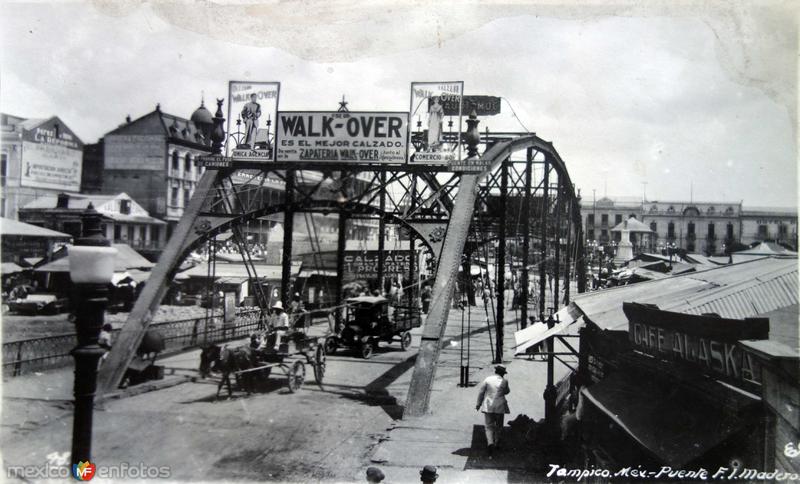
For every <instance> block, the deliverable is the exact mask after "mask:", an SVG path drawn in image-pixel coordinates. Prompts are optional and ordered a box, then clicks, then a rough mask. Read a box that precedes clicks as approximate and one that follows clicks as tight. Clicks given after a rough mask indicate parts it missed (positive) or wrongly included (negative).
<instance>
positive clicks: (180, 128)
mask: <svg viewBox="0 0 800 484" xmlns="http://www.w3.org/2000/svg"><path fill="white" fill-rule="evenodd" d="M212 126H213V123H212V115H211V112H209V110H208V109H206V107H205V105H204V103H201V104H200V107H199V108H197V110H195V112H194V113H192V115H191V118H190V119H186V118H182V117H180V116H176V115H173V114H168V113H165V112H163V111H162V110H161V107H160V105H156V108H155V109H154V110H153V111H151V112H149V113H147V114H145V115H144V116H141V117H140V118H137V119H133V120H132V119H131V118H130V117H128V118H127V119H126V120H125V123H123V124H122V125H120V126H119V127H117V128H116V129H114V130H112V131H110V132H108V133H106V135H105V136H104V137H103V139H102V141H101V144H102V165H103V177H102V182H101V186H102V188H101V191H102V193H107V194H108V193H120V192H125V193H128V194H129V195H130V196H131V197H132V198H133V199H134V200H136V202H137V203H138V204H140V205H141V206H142V207H144V208H145V209H146V210H147V211H148V212H149V213H150V214H151V215H152V216H153V217H156V218H159V219H162V220H164V221H166V222H167V226H166V230H165V233H162V234H157V235H158V237H154V239H156V240H160V242H161V244H162V245H163V243H165V241H166V240H167V239H168V238H169V236H170V235H171V232H172V229H173V228H174V226H175V225H176V224H177V223H178V220H180V218H181V216H182V215H183V210H184V208H185V207H186V205H187V204H188V203H189V200H190V199H191V196H192V193H194V189H195V186H197V182H198V181H199V180H200V176H201V175H202V174H203V172H204V168H202V167H199V166H196V164H195V161H196V159H197V157H198V156H202V155H205V154H208V153H210V152H211V136H210V135H211V129H212Z"/></svg>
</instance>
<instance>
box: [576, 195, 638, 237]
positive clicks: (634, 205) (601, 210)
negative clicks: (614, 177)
mask: <svg viewBox="0 0 800 484" xmlns="http://www.w3.org/2000/svg"><path fill="white" fill-rule="evenodd" d="M641 214H642V201H641V199H638V200H637V199H633V198H625V197H619V198H616V199H613V200H612V199H611V198H608V197H603V198H601V199H600V200H597V201H588V202H586V201H583V203H582V204H581V215H582V217H583V221H584V234H586V239H588V240H590V241H596V242H597V243H598V245H608V244H610V243H611V242H614V241H616V242H619V237H620V233H619V232H616V233H612V232H611V229H612V228H614V227H615V226H617V225H619V224H621V223H622V222H623V221H624V220H627V219H629V218H631V217H635V218H638V219H639V220H641Z"/></svg>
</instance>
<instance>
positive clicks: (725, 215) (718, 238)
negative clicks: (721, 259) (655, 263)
mask: <svg viewBox="0 0 800 484" xmlns="http://www.w3.org/2000/svg"><path fill="white" fill-rule="evenodd" d="M642 212H643V214H642V222H644V223H645V224H646V225H648V226H649V227H650V230H652V231H653V232H655V234H656V235H655V237H654V238H653V247H650V249H651V250H653V249H655V250H658V249H662V248H664V247H668V246H673V247H677V248H681V249H685V250H686V251H687V252H692V253H704V254H717V253H722V252H724V248H725V247H726V246H727V245H730V244H731V243H733V242H741V233H742V231H741V225H740V217H741V213H742V204H741V202H645V203H644V204H643V210H642Z"/></svg>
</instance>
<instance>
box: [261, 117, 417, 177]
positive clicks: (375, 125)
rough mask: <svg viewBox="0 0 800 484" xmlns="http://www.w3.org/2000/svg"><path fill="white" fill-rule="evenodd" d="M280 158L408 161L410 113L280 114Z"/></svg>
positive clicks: (296, 159) (316, 160) (323, 160)
mask: <svg viewBox="0 0 800 484" xmlns="http://www.w3.org/2000/svg"><path fill="white" fill-rule="evenodd" d="M276 128H277V130H276V137H277V142H276V145H277V158H276V161H279V162H280V161H306V162H308V161H312V162H328V161H330V162H354V163H380V164H384V163H386V164H389V163H397V164H401V163H405V161H406V154H407V151H408V113H403V112H338V111H337V112H321V111H291V112H290V111H283V112H279V113H278V123H277V127H276Z"/></svg>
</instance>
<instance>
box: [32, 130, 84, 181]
mask: <svg viewBox="0 0 800 484" xmlns="http://www.w3.org/2000/svg"><path fill="white" fill-rule="evenodd" d="M82 166H83V143H81V141H80V140H79V139H78V137H77V136H75V135H74V134H73V133H72V132H71V131H70V130H69V129H67V128H66V127H65V126H64V125H63V123H61V122H60V121H59V119H58V118H52V119H50V120H48V121H46V122H44V123H42V124H40V125H38V126H36V127H34V128H32V129H29V130H24V131H23V133H22V167H21V170H22V175H21V177H20V185H21V186H25V187H35V188H51V189H54V190H63V191H67V192H78V191H80V189H81V169H82Z"/></svg>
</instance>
